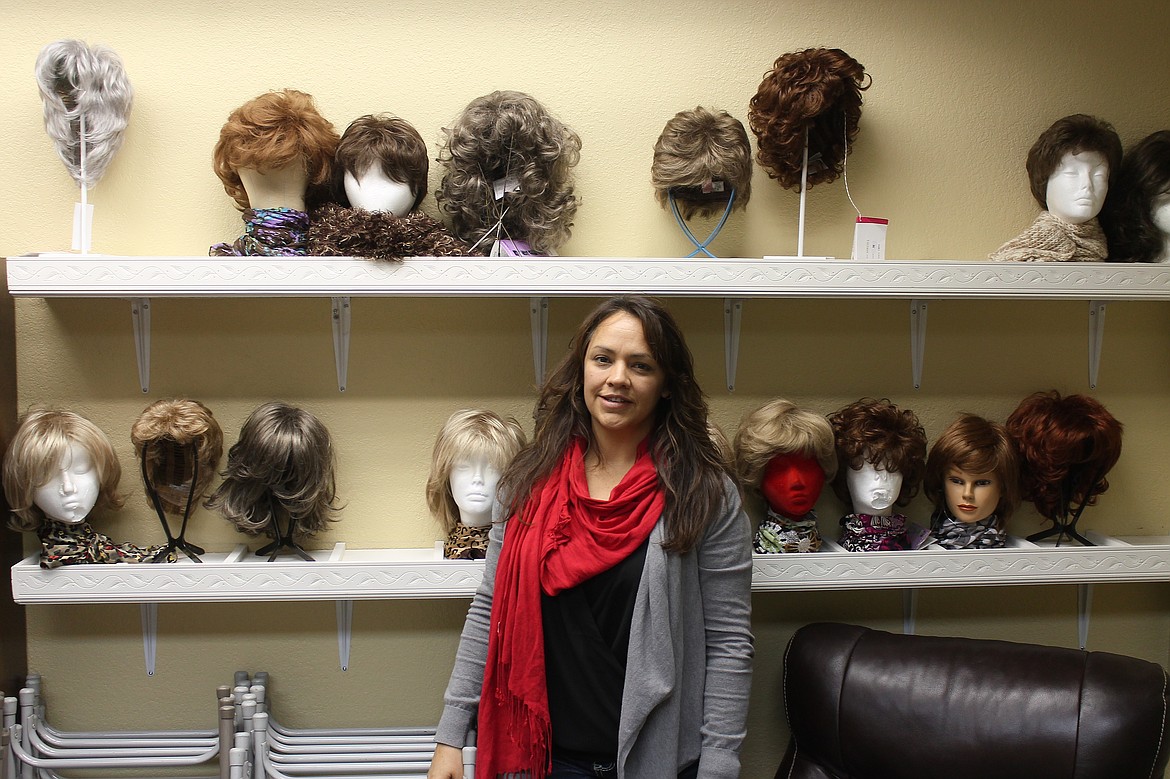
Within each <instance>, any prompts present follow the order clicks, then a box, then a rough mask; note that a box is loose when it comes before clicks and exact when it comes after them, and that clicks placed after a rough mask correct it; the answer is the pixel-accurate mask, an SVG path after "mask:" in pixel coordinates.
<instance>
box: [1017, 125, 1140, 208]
mask: <svg viewBox="0 0 1170 779" xmlns="http://www.w3.org/2000/svg"><path fill="white" fill-rule="evenodd" d="M1083 151H1095V152H1100V153H1101V155H1102V156H1103V157H1105V161H1106V162H1108V163H1109V184H1110V186H1112V185H1113V180H1114V179H1115V178H1116V176H1117V169H1118V168H1119V167H1120V166H1121V139H1120V138H1118V137H1117V133H1116V132H1115V131H1114V129H1113V125H1111V124H1109V122H1106V121H1105V120H1104V119H1098V118H1097V117H1095V116H1089V115H1088V114H1072V115H1071V116H1066V117H1064V118H1062V119H1057V120H1056V121H1055V122H1053V123H1052V126H1051V127H1049V128H1048V129H1047V130H1045V131H1044V132H1042V133H1040V137H1039V138H1037V139H1036V142H1035V143H1034V144H1032V148H1031V149H1029V150H1028V161H1027V163H1026V164H1025V167H1026V168H1027V170H1028V183H1029V184H1030V185H1031V187H1032V197H1034V198H1036V202H1037V203H1039V204H1040V207H1041V208H1044V209H1047V208H1048V179H1050V178H1052V172H1053V171H1055V170H1056V167H1057V166H1058V165H1059V164H1060V161H1061V159H1063V158H1064V155H1066V154H1077V153H1079V152H1083Z"/></svg>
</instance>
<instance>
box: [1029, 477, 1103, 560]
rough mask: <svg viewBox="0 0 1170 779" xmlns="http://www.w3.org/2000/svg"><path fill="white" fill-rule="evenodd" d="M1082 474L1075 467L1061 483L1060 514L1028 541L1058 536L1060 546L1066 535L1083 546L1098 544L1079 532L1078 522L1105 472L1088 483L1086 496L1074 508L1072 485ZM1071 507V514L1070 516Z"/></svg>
mask: <svg viewBox="0 0 1170 779" xmlns="http://www.w3.org/2000/svg"><path fill="white" fill-rule="evenodd" d="M1079 476H1080V470H1079V469H1077V468H1073V469H1072V470H1071V471H1069V474H1068V475H1067V476H1066V477H1065V478H1064V483H1063V484H1062V485H1061V504H1060V514H1059V516H1058V517H1051V519H1052V527H1050V528H1048V529H1047V530H1041V531H1040V532H1039V533H1033V534H1032V535H1030V536H1028V538H1027V540H1028V541H1043V540H1044V539H1045V538H1051V537H1052V536H1056V545H1057V546H1060V542H1061V540H1062V539H1064V538H1065V537H1066V536H1067V537H1068V538H1071V539H1072V540H1074V541H1076V542H1078V543H1080V544H1081V546H1096V544H1094V543H1093V542H1092V541H1090V540H1089V539H1087V538H1085V537H1084V536H1082V535H1081V534H1080V533H1078V532H1077V522H1079V521H1080V519H1081V514H1082V513H1083V512H1084V510H1085V506H1087V505H1088V503H1089V498H1090V496H1091V495H1092V494H1093V492H1092V488H1093V486H1094V485H1096V484H1097V483H1098V482H1099V481H1101V479H1102V478H1104V476H1105V474H1104V473H1103V472H1102V473H1098V474H1097V475H1096V478H1095V479H1093V480H1092V481H1090V482H1089V483H1088V486H1087V487H1086V488H1085V497H1084V499H1083V500H1081V503H1080V505H1079V506H1077V507H1076V508H1075V509H1073V508H1072V506H1071V504H1072V485H1073V484H1075V483H1076V482H1077V480H1078V477H1079ZM1070 509H1071V516H1070Z"/></svg>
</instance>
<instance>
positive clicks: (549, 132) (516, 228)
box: [435, 91, 581, 254]
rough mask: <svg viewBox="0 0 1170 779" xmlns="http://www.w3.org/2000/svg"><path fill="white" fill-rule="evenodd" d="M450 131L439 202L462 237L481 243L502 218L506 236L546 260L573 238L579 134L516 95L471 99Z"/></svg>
mask: <svg viewBox="0 0 1170 779" xmlns="http://www.w3.org/2000/svg"><path fill="white" fill-rule="evenodd" d="M443 133H444V135H445V136H446V141H445V143H444V146H443V148H442V149H440V150H439V163H440V164H441V165H442V166H443V180H442V183H441V184H440V185H439V191H438V192H437V193H436V194H435V199H436V200H437V201H438V204H439V207H440V209H442V211H443V212H444V213H446V214H447V215H449V216H450V217H451V227H452V229H453V230H454V232H455V234H456V235H458V236H459V237H460V238H462V239H463V240H464V241H466V242H467V243H469V244H475V243H477V242H479V241H480V240H481V239H482V238H483V237H484V235H485V234H486V233H488V232H489V231H491V230H492V229H493V228H494V227H495V225H496V223H497V222H498V221H499V220H500V219H501V218H502V219H503V225H502V228H501V235H500V237H502V238H512V239H515V240H521V241H527V242H528V244H529V245H530V246H531V247H532V249H533V250H534V251H535V252H537V253H540V254H547V253H549V252H552V251H554V250H555V249H556V248H557V247H558V246H560V245H561V244H563V243H564V242H565V241H567V240H568V239H569V234H570V229H569V228H570V227H571V226H572V223H573V216H574V215H575V214H576V213H577V197H576V196H575V195H574V194H573V183H572V177H571V170H572V168H573V166H575V165H576V164H577V161H578V160H579V159H580V157H581V139H580V137H578V135H577V133H575V132H573V130H571V129H570V128H569V127H568V126H566V125H565V124H563V123H562V122H561V121H560V120H559V119H557V118H556V117H554V116H552V115H551V114H550V113H549V112H548V111H547V110H546V109H545V107H544V106H543V105H541V104H540V103H539V102H537V101H536V100H535V99H534V98H532V97H531V96H529V95H526V94H524V93H522V92H511V91H504V92H492V93H491V94H489V95H484V96H483V97H478V98H476V99H475V100H472V101H471V103H469V104H468V106H467V108H465V109H463V113H461V114H460V115H459V116H458V117H456V119H455V121H454V122H453V123H452V124H451V126H450V127H445V128H443ZM497 185H498V186H499V187H500V188H501V189H502V190H504V194H503V196H502V197H500V198H497V197H496V186H497ZM513 190H516V191H513ZM489 241H490V239H489ZM480 248H481V249H486V248H487V247H485V246H484V245H483V244H480Z"/></svg>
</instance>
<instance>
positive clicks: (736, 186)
mask: <svg viewBox="0 0 1170 779" xmlns="http://www.w3.org/2000/svg"><path fill="white" fill-rule="evenodd" d="M650 181H651V183H652V184H653V185H654V194H655V196H656V197H657V198H658V202H659V204H661V205H662V207H663V208H666V206H667V204H668V203H669V197H670V195H671V194H672V193H673V194H674V202H675V203H676V204H677V205H678V210H679V213H680V214H682V217H683V219H690V218H691V217H692V216H694V215H695V214H698V215H699V216H711V215H713V214H717V213H721V212H722V211H723V209H724V208H725V207H726V205H727V201H728V199H729V198H730V197H731V192H732V190H735V204H734V205H733V206H732V208H734V209H740V208H743V207H745V206H746V205H747V203H748V200H750V199H751V196H752V147H751V142H750V141H748V134H747V130H745V129H744V127H743V123H742V122H740V121H739V120H738V119H736V118H735V117H733V116H732V115H731V114H729V113H727V112H726V111H709V110H707V109H706V108H703V107H702V106H698V107H696V108H694V109H692V110H690V111H680V112H678V113H677V114H675V115H674V117H673V118H671V120H670V121H668V122H667V123H666V127H664V128H663V130H662V134H661V135H659V136H658V142H657V143H655V144H654V163H653V165H651V167H650Z"/></svg>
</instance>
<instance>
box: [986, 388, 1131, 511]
mask: <svg viewBox="0 0 1170 779" xmlns="http://www.w3.org/2000/svg"><path fill="white" fill-rule="evenodd" d="M1006 426H1007V431H1008V435H1010V436H1011V437H1012V440H1013V441H1014V442H1015V445H1016V449H1017V450H1018V451H1019V453H1020V471H1021V472H1020V481H1021V486H1022V492H1023V497H1024V500H1030V501H1031V502H1032V503H1033V504H1034V505H1035V506H1036V510H1037V511H1039V512H1040V515H1041V516H1043V517H1045V518H1047V519H1050V520H1053V521H1054V522H1055V521H1058V520H1062V519H1064V518H1065V517H1067V516H1068V514H1069V509H1070V507H1072V506H1075V505H1080V504H1084V505H1086V506H1092V505H1094V504H1095V503H1096V502H1097V496H1098V495H1100V494H1101V493H1103V492H1105V491H1106V490H1107V489H1109V482H1108V481H1107V480H1106V479H1105V474H1107V473H1108V472H1109V470H1110V469H1111V468H1112V467H1113V466H1114V465H1116V464H1117V460H1118V458H1120V457H1121V430H1122V425H1121V423H1120V422H1118V421H1117V419H1115V418H1114V416H1113V415H1112V414H1110V413H1109V412H1108V411H1107V410H1106V409H1105V407H1104V406H1103V405H1101V403H1100V402H1099V401H1097V400H1096V399H1094V398H1091V397H1089V396H1088V395H1067V396H1065V397H1061V395H1060V393H1059V392H1057V391H1056V390H1050V391H1048V392H1035V393H1033V394H1031V395H1029V396H1028V397H1026V398H1024V399H1023V400H1022V401H1020V405H1019V406H1017V407H1016V410H1015V411H1013V412H1012V413H1011V416H1009V417H1008V419H1007V425H1006Z"/></svg>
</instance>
